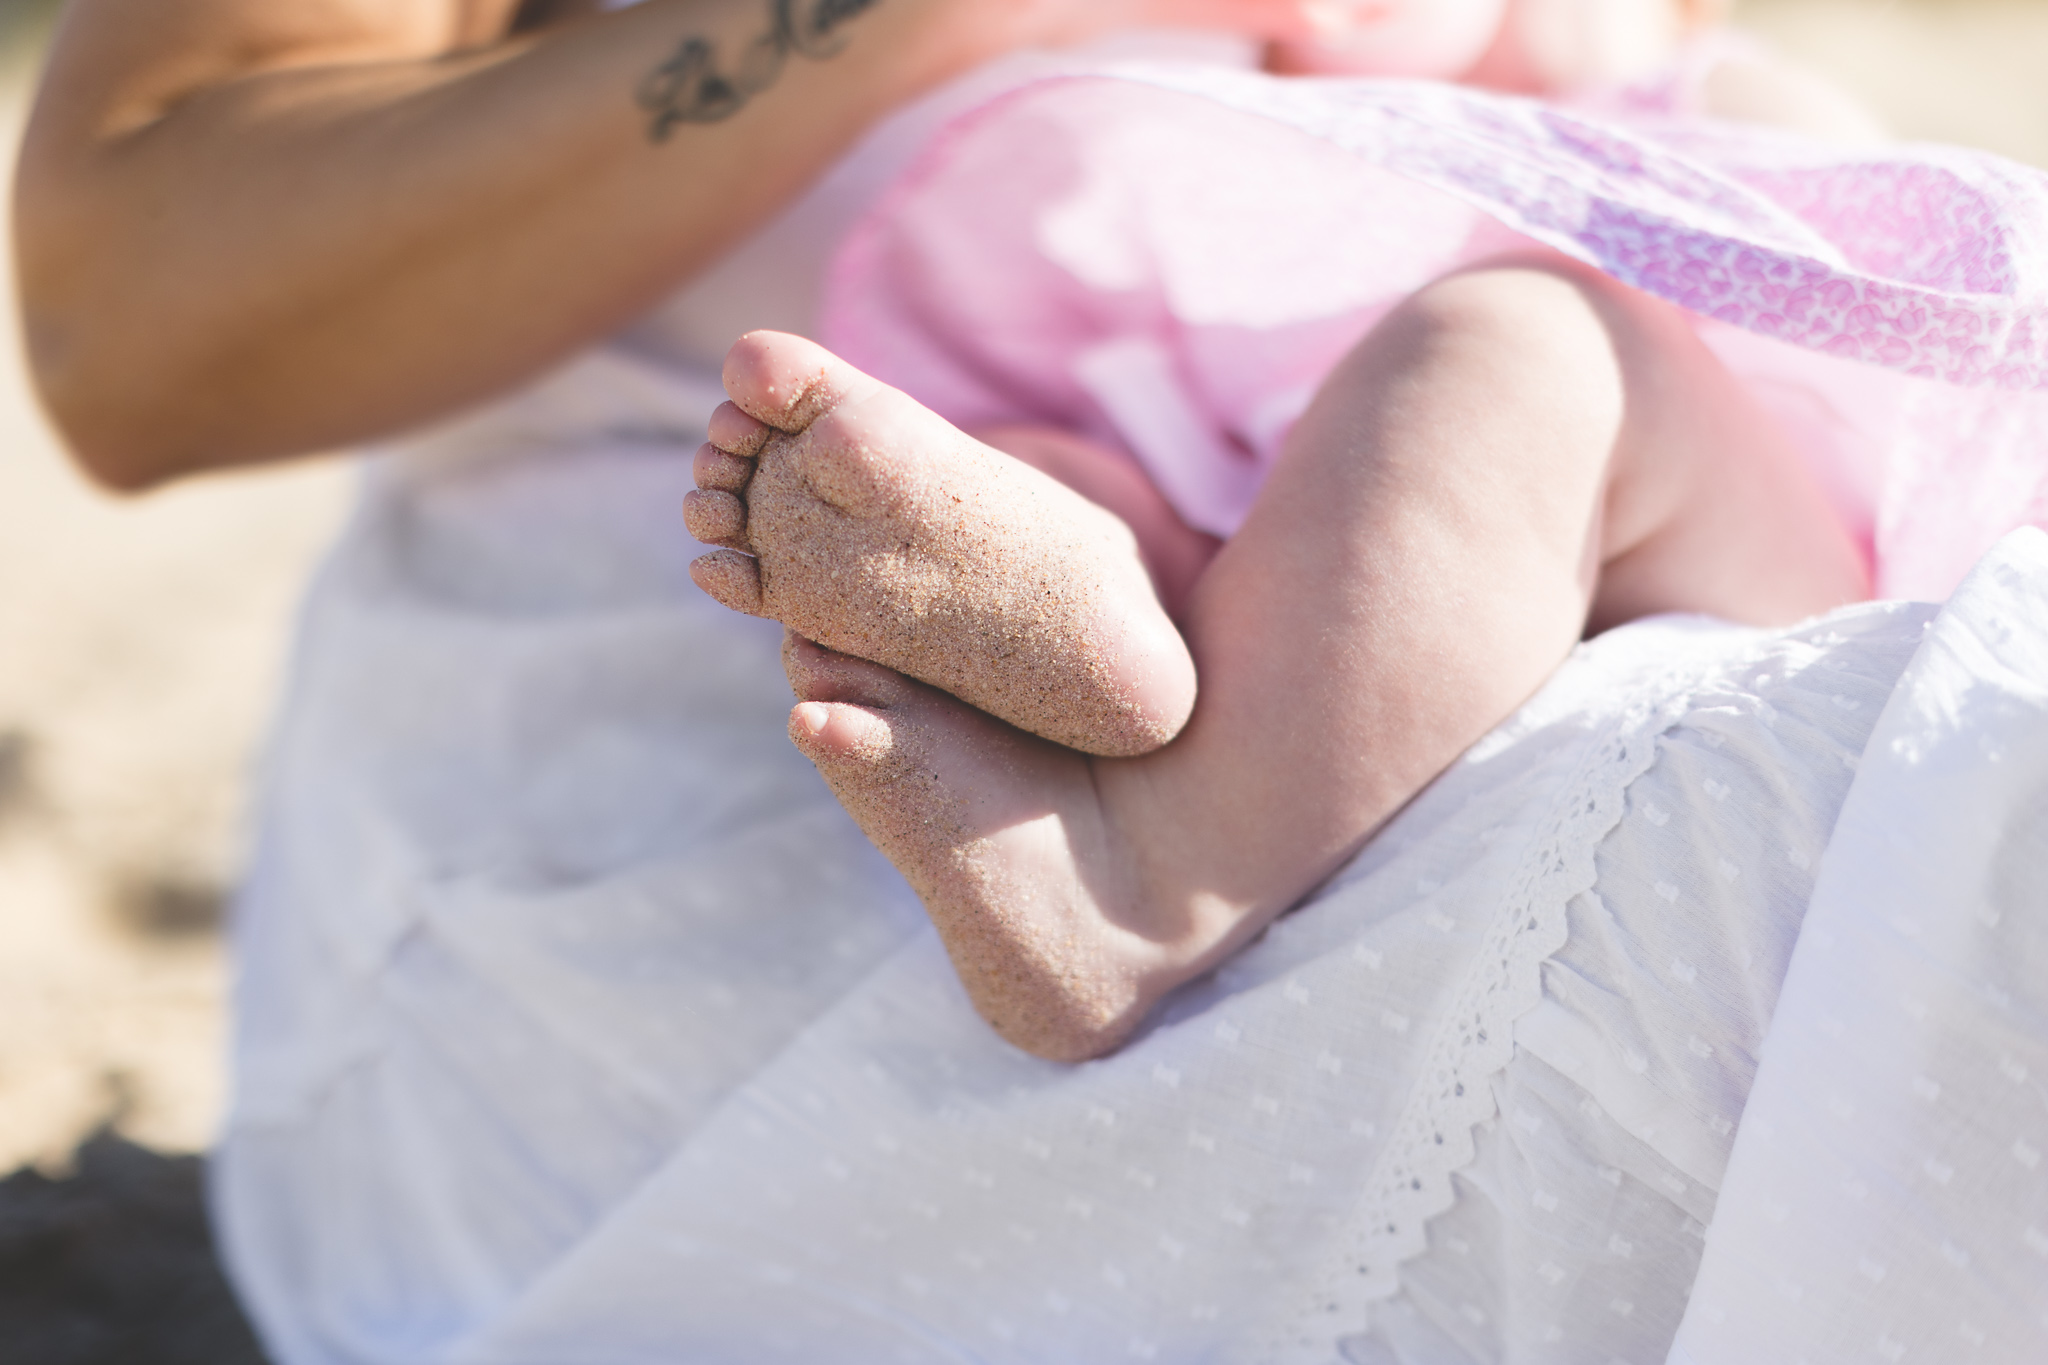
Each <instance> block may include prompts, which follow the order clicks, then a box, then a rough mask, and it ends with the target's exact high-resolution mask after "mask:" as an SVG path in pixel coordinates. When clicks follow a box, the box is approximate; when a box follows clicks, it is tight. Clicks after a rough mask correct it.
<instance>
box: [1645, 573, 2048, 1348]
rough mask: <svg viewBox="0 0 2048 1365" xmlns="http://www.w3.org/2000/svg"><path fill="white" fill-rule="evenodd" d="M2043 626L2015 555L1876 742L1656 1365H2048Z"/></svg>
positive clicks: (1921, 664) (1830, 858)
mask: <svg viewBox="0 0 2048 1365" xmlns="http://www.w3.org/2000/svg"><path fill="white" fill-rule="evenodd" d="M2044 627H2048V538H2043V537H2040V536H2029V537H2026V538H2024V539H2022V538H2019V537H2015V538H2014V539H2013V540H2012V541H2008V542H2007V543H2006V545H2005V546H2004V547H2003V549H2002V550H2001V552H1999V553H1997V554H1995V555H1994V556H1993V557H1992V559H1991V560H1989V561H1987V562H1986V563H1985V564H1984V565H1983V566H1981V567H1980V568H1979V569H1978V570H1977V572H1976V574H1975V575H1974V576H1973V577H1972V578H1971V579H1970V581H1969V582H1968V583H1967V584H1966V585H1965V588H1964V590H1963V591H1962V592H1960V593H1959V594H1958V595H1957V597H1956V599H1955V601H1954V602H1953V603H1952V604H1951V606H1950V608H1949V610H1948V611H1946V612H1945V613H1943V615H1942V617H1941V618H1940V620H1939V621H1937V622H1936V623H1935V626H1934V629H1933V632H1932V633H1931V635H1930V636H1929V638H1928V641H1927V644H1926V646H1925V648H1924V649H1923V650H1922V652H1921V655H1920V657H1919V658H1918V659H1916V660H1915V663H1914V666H1913V669H1912V671H1911V672H1910V673H1909V674H1908V675H1907V677H1906V679H1905V680H1904V683H1903V684H1902V685H1901V687H1900V688H1899V689H1898V692H1897V694H1896V695H1895V696H1894V698H1893V700H1892V703H1891V706H1890V708H1889V709H1888V710H1887V711H1886V713H1885V715H1884V718H1883V721H1882V722H1881V723H1880V725H1879V726H1878V729H1877V732H1876V733H1875V735H1874V736H1873V737H1872V740H1871V744H1870V747H1869V750H1868V752H1867V753H1866V754H1865V756H1864V761H1863V764H1862V767H1861V771H1860V774H1859V776H1858V778H1857V782H1856V786H1855V788H1854V790H1853V791H1852V792H1851V793H1850V795H1849V798H1848V801H1847V803H1846V805H1845V806H1844V807H1843V811H1842V817H1841V821H1840V824H1839V825H1838V827H1837V828H1836V831H1835V835H1834V839H1833V841H1832V843H1831V844H1830V846H1829V848H1828V852H1827V856H1826V859H1825V861H1824V863H1823V866H1822V871H1821V875H1820V880H1819V884H1818V886H1817V888H1816V890H1815V894H1814V900H1813V907H1812V911H1811V913H1810V915H1809V916H1808V919H1807V927H1806V930H1805V932H1804V933H1803V934H1802V935H1801V938H1800V942H1799V946H1798V949H1797V951H1796V952H1795V954H1794V956H1793V959H1792V964H1791V970H1790V974H1789V976H1788V977H1787V980H1786V983H1785V990H1784V998H1783V1001H1782V1003H1781V1005H1780V1007H1779V1011H1778V1015H1777V1017H1776V1019H1775V1020H1774V1022H1773V1024H1772V1027H1771V1034H1770V1037H1769V1039H1768V1041H1767V1044H1766V1047H1765V1050H1764V1053H1763V1064H1762V1067H1761V1069H1760V1070H1759V1072H1758V1075H1757V1080H1756V1086H1755V1089H1754V1091H1753V1093H1752V1095H1751V1099H1750V1107H1749V1112H1748V1114H1747V1116H1746V1117H1745V1118H1744V1119H1743V1123H1742V1129H1741V1134H1740V1137H1739V1139H1738V1141H1737V1143H1736V1147H1735V1155H1734V1159H1733V1162H1732V1164H1731V1166H1730V1169H1729V1173H1728V1180H1727V1183H1726V1185H1725V1186H1724V1188H1723V1190H1722V1196H1721V1208H1720V1212H1719V1214H1718V1216H1717V1217H1716V1219H1715V1222H1714V1229H1713V1232H1712V1235H1711V1237H1710V1238H1709V1240H1708V1244H1707V1254H1706V1260H1705V1263H1704V1265H1703V1266H1702V1268H1701V1273H1700V1277H1699V1285H1698V1288H1697V1291H1696V1292H1695V1295H1694V1298H1693V1301H1692V1306H1691V1308H1690V1310H1689V1311H1688V1313H1687V1315H1686V1319H1685V1325H1684V1328H1683V1330H1682V1331H1681V1332H1680V1334H1679V1337H1678V1343H1677V1345H1676V1347H1675V1348H1674V1350H1673V1351H1672V1354H1671V1360H1672V1362H1673V1365H1749V1362H1754V1361H1762V1360H1782V1361H1787V1362H1798V1361H1810V1362H1814V1363H1815V1365H1818V1363H1819V1362H1822V1361H1836V1360H1843V1361H1847V1360H1871V1361H1887V1362H1888V1361H1906V1360H1915V1361H1942V1362H1966V1361H2001V1362H2003V1361H2010V1362H2034V1361H2044V1360H2048V629H2044Z"/></svg>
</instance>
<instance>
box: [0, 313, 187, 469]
mask: <svg viewBox="0 0 2048 1365" xmlns="http://www.w3.org/2000/svg"><path fill="white" fill-rule="evenodd" d="M21 327H22V343H23V354H24V358H25V360H26V361H27V365H28V372H29V378H30V380H31V381H32V383H33V385H34V388H35V392H36V396H37V397H38V398H39V399H40V400H41V402H42V407H43V412H44V414H45V415H46V416H47V417H48V418H49V420H50V424H51V425H52V426H53V427H54V428H55V429H56V432H57V434H58V436H59V437H61V438H62V440H63V443H64V446H65V448H66V449H67V450H68V451H69V452H70V454H71V458H72V462H73V463H74V464H76V465H77V466H78V469H79V470H80V472H81V473H83V474H85V475H86V476H87V477H88V478H90V479H91V480H92V481H93V482H94V483H95V484H97V485H99V487H101V488H103V489H105V490H107V491H108V492H112V493H123V494H133V493H144V492H148V491H149V490H150V489H152V488H155V487H157V486H159V485H160V484H163V483H166V482H168V481H169V480H170V479H172V478H174V477H175V476H176V475H177V474H178V473H180V472H182V470H181V464H182V463H183V462H182V461H180V460H179V458H178V440H177V429H178V425H179V424H178V423H177V422H176V421H174V420H171V419H170V416H169V414H164V413H157V414H155V415H154V419H152V416H151V414H150V413H149V412H148V408H149V407H150V404H149V403H148V402H147V401H146V398H145V396H144V395H140V394H138V393H136V392H135V391H134V390H135V388H136V387H137V386H136V385H135V384H134V383H133V381H132V380H130V381H129V382H125V383H124V382H123V380H122V377H121V376H119V375H110V374H105V373H101V372H100V371H101V369H102V368H103V367H101V366H98V365H96V364H95V363H94V360H93V358H92V357H91V356H90V355H87V354H82V353H81V352H82V351H83V350H84V349H85V348H84V347H82V346H80V345H78V344H76V343H75V342H73V341H72V340H71V338H70V335H69V334H70V331H71V329H70V328H69V327H67V326H65V325H64V324H62V323H55V322H52V321H51V320H50V319H48V318H47V317H46V316H42V315H39V314H38V312H37V310H36V309H35V308H34V307H33V306H30V305H26V304H25V305H24V307H23V310H22V318H21ZM138 400H140V401H138Z"/></svg>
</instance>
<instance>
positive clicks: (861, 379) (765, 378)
mask: <svg viewBox="0 0 2048 1365" xmlns="http://www.w3.org/2000/svg"><path fill="white" fill-rule="evenodd" d="M722 377H723V379H724V381H725V391H726V393H727V394H728V395H729V396H730V397H731V399H732V401H733V403H734V404H735V405H736V406H737V407H738V408H739V409H740V411H741V412H742V413H743V414H745V415H748V416H751V417H752V418H754V419H755V420H756V421H758V422H763V423H766V424H767V425H768V426H771V427H774V428H776V429H777V430H779V431H802V430H804V429H805V428H806V427H808V426H810V424H811V423H812V422H815V421H816V420H817V419H818V417H819V416H820V415H821V414H823V413H825V412H829V411H830V410H831V409H832V408H833V407H835V406H837V405H838V404H839V403H842V402H844V401H845V400H846V399H847V398H848V397H849V396H850V395H852V394H854V393H856V392H858V391H861V390H865V389H869V388H872V387H874V386H875V381H874V380H872V379H870V378H868V377H867V376H866V375H864V374H862V373H861V372H860V371H859V370H856V369H855V368H854V367H853V366H851V365H849V364H847V363H846V362H845V361H843V360H841V359H840V358H839V357H838V356H836V355H833V354H832V353H831V352H830V351H828V350H826V349H825V348H824V347H823V346H820V345H819V344H818V343H817V342H815V341H811V340H809V339H808V338H805V337H800V336H791V335H790V334H789V333H787V332H749V333H747V334H746V335H745V336H743V337H741V338H740V339H739V340H738V341H735V342H734V343H733V345H732V349H731V350H730V351H727V352H726V354H725V367H724V371H723V376H722ZM721 411H722V409H721ZM712 440H713V442H714V443H716V444H718V445H719V446H721V447H722V448H724V449H727V450H731V449H732V447H730V446H726V445H725V443H724V442H722V441H719V440H718V433H717V432H715V431H714V433H713V435H712ZM758 448H759V447H758V446H757V447H756V449H758ZM734 453H735V454H738V453H741V452H738V451H734Z"/></svg>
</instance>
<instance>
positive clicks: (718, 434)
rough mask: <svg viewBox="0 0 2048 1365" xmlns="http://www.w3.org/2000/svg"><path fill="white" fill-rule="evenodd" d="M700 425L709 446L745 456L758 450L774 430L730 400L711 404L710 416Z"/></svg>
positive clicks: (752, 455)
mask: <svg viewBox="0 0 2048 1365" xmlns="http://www.w3.org/2000/svg"><path fill="white" fill-rule="evenodd" d="M704 425H705V432H704V434H705V436H707V437H708V438H709V439H710V441H711V444H712V446H713V447H715V448H716V449H718V450H722V451H724V452H725V453H727V454H728V455H738V456H742V457H744V458H747V459H752V458H753V457H754V456H756V455H758V454H760V453H761V447H762V446H764V445H766V444H768V438H769V437H770V436H773V435H774V434H775V428H773V427H771V426H769V425H768V424H767V423H765V422H760V421H756V420H755V419H754V418H752V417H749V416H747V414H746V413H744V412H742V411H741V410H740V408H739V406H738V405H737V404H735V403H731V402H725V403H720V404H719V405H718V406H717V407H715V408H713V409H712V410H711V420H710V421H709V422H706V423H705V424H704Z"/></svg>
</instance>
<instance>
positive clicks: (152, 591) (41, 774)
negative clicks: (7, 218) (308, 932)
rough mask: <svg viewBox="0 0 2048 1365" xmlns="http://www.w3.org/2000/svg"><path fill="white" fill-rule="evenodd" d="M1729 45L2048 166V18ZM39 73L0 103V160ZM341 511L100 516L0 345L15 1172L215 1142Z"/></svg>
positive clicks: (261, 492) (264, 507)
mask: <svg viewBox="0 0 2048 1365" xmlns="http://www.w3.org/2000/svg"><path fill="white" fill-rule="evenodd" d="M0 3H5V0H0ZM0 17H4V13H0ZM1741 17H1742V19H1743V20H1744V21H1745V22H1746V23H1747V24H1748V25H1749V26H1751V27H1752V28H1754V29H1755V30H1757V31H1759V32H1761V33H1763V34H1765V35H1766V36H1768V37H1769V38H1770V39H1772V40H1773V41H1775V42H1776V43H1778V44H1779V45H1780V46H1781V47H1783V48H1784V49H1786V50H1787V51H1789V52H1791V53H1793V54H1795V55H1797V56H1800V57H1802V58H1804V59H1805V60H1807V61H1808V62H1810V63H1812V64H1813V65H1815V66H1817V67H1819V68H1821V69H1823V70H1825V71H1828V72H1830V73H1832V74H1833V75H1834V76H1835V77H1836V79H1838V80H1839V81H1840V82H1841V83H1842V84H1843V85H1845V86H1846V87H1848V88H1849V89H1850V90H1851V91H1853V92H1854V93H1856V94H1858V95H1860V96H1862V97H1863V98H1864V99H1865V100H1867V101H1868V102H1869V103H1870V104H1871V105H1872V106H1874V107H1875V108H1876V109H1877V110H1879V111H1880V113H1882V114H1883V115H1884V116H1885V117H1886V118H1887V119H1888V120H1889V121H1890V122H1891V124H1892V126H1893V127H1894V128H1895V129H1896V130H1897V131H1899V132H1900V133H1901V134H1903V135H1906V136H1910V137H1925V138H1935V139H1942V140H1949V141H1958V142H1973V143H1977V144H1979V145H1982V146H1987V147H1990V148H1993V149H1994V150H1997V151H2001V152H2004V153H2006V154H2007V155H2010V156H2015V157H2019V158H2022V159H2027V160H2031V161H2033V162H2035V163H2037V164H2040V165H2044V166H2048V74H2044V73H2048V0H1747V3H1746V4H1744V6H1743V7H1742V10H1741ZM23 67H24V59H22V58H20V57H19V55H17V57H16V60H14V61H13V62H11V63H9V65H8V69H7V71H6V72H5V73H4V75H0V138H4V144H5V145H6V146H7V147H10V148H11V147H12V145H13V143H14V141H15V138H16V136H17V133H18V129H19V125H20V121H21V113H22V106H23V103H24V98H25V95H24V91H25V83H26V82H25V77H24V73H23ZM346 484H347V479H346V474H345V472H344V471H343V470H341V469H339V468H336V467H326V468H300V469H297V470H292V471H287V472H284V473H272V474H264V475H261V476H245V477H242V478H237V479H223V480H216V481H210V482H204V483H197V484H193V485H191V486H189V487H185V488H180V489H176V490H173V491H171V492H168V493H163V494H159V495H156V496H154V497H152V498H149V499H147V500H145V501H142V502H139V503H130V504H122V503H116V502H113V501H110V500H108V499H106V498H104V497H101V496H99V495H97V494H95V493H93V492H90V491H88V490H87V489H86V488H84V487H83V486H82V485H81V484H80V483H79V481H78V479H77V478H76V477H75V476H73V475H72V474H71V473H70V472H69V471H68V469H67V468H66V467H65V465H64V463H63V460H62V457H61V456H60V454H59V453H58V451H57V449H56V447H55V445H54V443H53V442H52V440H51V438H50V436H49V433H48V432H47V430H46V429H45V428H44V426H43V425H42V423H41V420H40V418H39V417H38V415H37V413H36V411H35V407H34V404H33V402H32V400H31V399H30V397H29V395H28V392H27V390H26V388H25V385H24V381H23V379H22V377H21V372H20V364H19V356H18V350H17V347H16V344H15V341H14V336H13V332H12V330H11V329H9V330H8V331H7V332H6V333H5V336H4V340H0V1171H5V1170H7V1169H10V1168H12V1167H13V1166H15V1165H16V1164H18V1163H20V1162H22V1161H36V1162H40V1163H49V1164H56V1163H61V1162H62V1161H63V1159H64V1158H65V1156H66V1154H68V1153H69V1152H70V1151H71V1150H72V1147H73V1146H74V1144H75V1143H76V1141H77V1140H78V1138H79V1137H80V1135H81V1134H82V1133H84V1132H85V1131H86V1130H87V1129H88V1128H90V1127H91V1126H92V1125H93V1124H94V1123H95V1122H97V1121H98V1120H100V1119H101V1118H103V1117H104V1116H106V1115H107V1113H108V1112H109V1111H110V1109H111V1108H113V1107H115V1106H117V1105H125V1117H124V1118H123V1120H122V1128H123V1130H124V1131H125V1132H126V1133H128V1134H129V1135H130V1136H132V1137H134V1138H136V1139H137V1140H139V1141H142V1142H145V1143H148V1144H150V1145H153V1146H157V1147H164V1148H172V1149H188V1150H189V1149H196V1148H199V1147H201V1146H203V1145H204V1144H205V1143H206V1142H207V1139H208V1136H209V1134H210V1133H211V1132H212V1129H213V1125H214V1123H215V1121H216V1118H217V1116H218V1114H219V1112H220V1106H221V1103H222V1100H223V1091H224V1086H223V1078H222V1072H221V1067H220V1059H219V1054H220V1048H221V1041H222V996H223V992H224V988H225V984H226V972H225V967H224V963H223V960H222V955H221V951H220V946H219V940H218V934H217V932H216V924H217V913H218V905H219V899H220V896H221V894H222V890H223V888H224V887H226V886H227V885H228V884H229V883H230V882H231V881H232V878H233V874H234V869H235V866H236V859H237V854H238V850H239V848H240V823H239V822H240V819H241V810H242V790H243V787H242V774H243V772H244V770H245V768H246V766H247V765H248V763H249V762H250V760H251V757H252V754H253V752H254V747H255V744H256V740H257V736H258V734H259V732H260V729H261V725H262V722H263V718H264V716H265V714H266V710H267V708H268V706H269V701H270V698H271V696H272V694H273V692H274V690H275V688H276V686H277V681H278V676H279V673H280V669H281V663H282V658H283V654H284V651H285V648H286V644H287V634H288V619H289V612H290V606H291V603H292V601H293V599H294V597H295V596H296V594H297V592H298V590H299V586H300V583H301V581H302V579H303V578H304V575H305V574H306V572H307V570H308V568H309V566H310V565H311V564H312V562H313V560H314V558H315V556H316V555H317V553H318V550H319V547H320V546H321V545H322V544H323V542H324V541H325V540H326V538H327V537H328V536H329V535H330V534H331V533H332V531H333V528H334V527H335V525H336V523H337V521H338V519H339V516H340V514H341V509H342V506H343V504H344V501H345V497H346Z"/></svg>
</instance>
